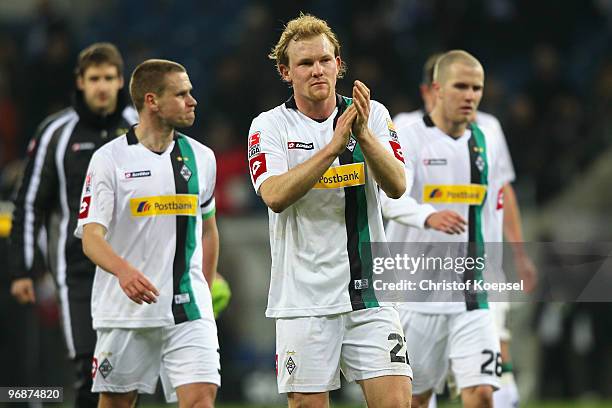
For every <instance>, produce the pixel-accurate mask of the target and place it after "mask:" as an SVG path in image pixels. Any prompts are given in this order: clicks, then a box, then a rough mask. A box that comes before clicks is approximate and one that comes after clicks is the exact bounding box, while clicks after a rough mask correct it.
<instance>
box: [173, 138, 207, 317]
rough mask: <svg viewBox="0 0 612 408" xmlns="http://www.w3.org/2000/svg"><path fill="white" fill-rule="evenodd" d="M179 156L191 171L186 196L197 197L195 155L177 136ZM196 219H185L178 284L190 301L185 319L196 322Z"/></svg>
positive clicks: (185, 306)
mask: <svg viewBox="0 0 612 408" xmlns="http://www.w3.org/2000/svg"><path fill="white" fill-rule="evenodd" d="M177 142H178V145H179V149H180V151H181V156H182V157H183V164H184V165H185V166H186V167H187V168H188V169H189V170H190V171H191V176H190V177H189V180H188V181H187V192H188V194H195V195H196V196H198V197H199V182H198V166H197V163H196V158H195V154H193V149H192V148H191V144H189V141H188V140H187V138H186V137H185V136H183V135H181V134H179V136H178V138H177ZM196 223H197V217H187V229H186V231H185V234H186V236H185V270H184V271H183V274H182V275H181V280H180V283H179V289H180V292H181V293H189V299H190V301H189V302H188V303H185V304H183V308H184V310H185V314H186V315H187V319H189V320H196V319H199V318H200V317H201V314H200V309H199V308H198V305H197V303H196V300H195V296H194V293H193V287H192V286H191V276H190V274H189V273H190V270H191V258H192V257H193V253H194V252H195V249H196V246H197V237H196V225H197V224H196Z"/></svg>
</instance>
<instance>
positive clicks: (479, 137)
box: [471, 123, 489, 309]
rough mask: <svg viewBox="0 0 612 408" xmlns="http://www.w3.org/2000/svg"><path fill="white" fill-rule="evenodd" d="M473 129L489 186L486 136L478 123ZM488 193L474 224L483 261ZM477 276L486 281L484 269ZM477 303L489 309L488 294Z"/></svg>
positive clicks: (484, 179)
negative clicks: (485, 208)
mask: <svg viewBox="0 0 612 408" xmlns="http://www.w3.org/2000/svg"><path fill="white" fill-rule="evenodd" d="M471 127H472V137H474V139H475V141H476V146H478V147H479V148H480V157H481V158H482V159H483V162H484V165H483V168H482V170H481V171H480V184H482V185H483V186H487V185H488V184H489V163H488V158H487V143H486V141H485V137H484V134H483V133H482V131H481V130H480V128H479V127H478V126H477V125H476V123H472V125H471ZM487 194H488V192H487V193H485V197H484V199H483V200H482V203H481V204H480V205H477V206H475V217H474V222H475V224H476V225H475V233H476V234H475V237H474V239H475V245H476V256H477V257H481V258H482V259H484V256H485V242H484V236H483V228H484V225H483V219H482V217H483V209H484V206H485V203H486V200H487ZM475 272H476V273H475V274H474V279H475V280H479V281H483V280H484V276H483V270H482V268H478V267H477V268H476V270H475ZM476 301H477V303H478V308H479V309H488V308H489V302H488V296H487V292H486V291H481V292H478V293H477V294H476Z"/></svg>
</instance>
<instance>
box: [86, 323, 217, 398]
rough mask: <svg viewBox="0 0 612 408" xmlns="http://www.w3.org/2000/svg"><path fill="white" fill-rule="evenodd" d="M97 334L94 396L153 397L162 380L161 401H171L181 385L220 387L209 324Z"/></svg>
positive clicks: (213, 333)
mask: <svg viewBox="0 0 612 408" xmlns="http://www.w3.org/2000/svg"><path fill="white" fill-rule="evenodd" d="M97 334H98V341H97V343H96V349H95V352H94V360H93V367H92V376H93V386H92V391H93V392H116V393H123V392H130V391H138V392H139V393H144V394H153V393H154V392H155V386H156V384H157V379H158V378H159V377H160V376H161V382H162V386H163V387H164V393H165V396H166V400H167V401H168V402H174V401H176V388H177V387H179V386H181V385H185V384H192V383H198V382H205V383H212V384H216V385H217V386H219V385H221V374H220V364H219V342H218V339H217V326H216V324H215V322H214V320H212V319H209V318H202V319H197V320H192V321H188V322H185V323H181V324H178V325H176V326H168V327H155V328H141V329H115V328H113V329H99V330H97Z"/></svg>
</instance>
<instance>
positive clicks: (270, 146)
mask: <svg viewBox="0 0 612 408" xmlns="http://www.w3.org/2000/svg"><path fill="white" fill-rule="evenodd" d="M350 103H352V100H351V99H349V98H346V97H342V96H340V95H338V96H337V106H336V109H335V111H334V112H333V113H332V115H331V116H330V117H329V118H327V119H326V120H324V121H322V122H318V121H315V120H313V119H310V118H309V117H307V116H306V115H304V114H303V113H301V112H300V111H299V110H298V109H297V106H296V105H295V101H294V99H293V98H291V99H290V100H289V101H287V102H286V103H284V104H282V105H280V106H277V107H276V108H274V109H272V110H270V111H267V112H264V113H262V114H261V115H259V116H258V117H257V118H255V119H254V120H253V123H252V124H251V128H250V132H249V134H250V136H249V141H248V148H249V169H250V173H251V180H252V182H253V186H254V188H255V191H256V192H257V193H258V194H259V187H260V186H261V184H262V183H263V182H264V181H265V180H266V179H268V178H269V177H271V176H274V175H281V174H283V173H285V172H287V171H289V170H290V169H292V168H293V167H295V166H297V165H299V164H300V163H303V162H304V161H306V160H308V159H309V158H310V157H312V156H313V155H314V154H315V153H316V152H318V151H319V150H320V149H322V148H323V147H324V146H326V145H327V144H328V143H329V142H330V140H331V139H332V136H333V132H334V128H335V124H336V120H337V117H338V116H339V115H340V114H341V113H342V112H343V111H344V110H345V109H346V107H347V106H348V105H349V104H350ZM370 109H371V110H370V117H369V121H368V127H369V128H370V129H371V130H372V132H373V134H374V135H375V136H376V137H377V139H378V140H379V141H380V143H382V144H383V145H384V146H385V147H386V148H387V149H388V150H389V151H390V152H393V153H394V154H395V157H396V158H397V159H399V160H402V161H403V159H402V157H401V153H402V152H401V147H400V145H399V143H398V140H397V134H396V132H395V128H394V126H393V122H391V118H390V116H389V113H388V111H387V109H386V108H385V107H384V106H383V105H382V104H380V103H378V102H375V101H372V102H371V104H370ZM268 213H269V220H270V247H271V252H272V271H271V278H270V290H269V294H268V307H267V310H266V316H268V317H298V316H322V315H329V314H336V313H343V312H348V311H351V310H359V309H363V308H367V307H374V306H378V305H380V303H379V301H378V299H377V298H376V295H375V292H374V290H373V285H372V249H371V243H373V242H383V243H384V242H385V234H384V230H383V225H382V218H381V214H380V203H379V198H378V185H377V184H376V182H375V181H374V178H373V176H372V174H371V172H370V171H369V169H368V166H367V165H366V163H365V161H364V158H363V153H362V151H361V148H360V146H359V144H358V143H357V142H356V140H355V139H353V138H352V137H351V138H350V139H349V143H348V144H347V147H346V150H345V151H344V153H342V154H341V155H340V156H339V157H338V158H337V159H336V160H335V161H334V163H333V164H332V166H331V167H330V168H329V169H328V170H327V171H326V172H325V173H324V174H323V176H321V178H320V179H319V181H318V182H317V183H316V184H315V186H314V187H313V188H312V189H311V190H310V191H309V192H308V193H306V194H305V195H304V196H303V197H302V198H300V199H299V200H298V201H296V202H295V203H294V204H293V205H291V206H290V207H289V208H287V209H286V210H284V211H283V212H281V213H279V214H276V213H274V212H273V211H271V210H268Z"/></svg>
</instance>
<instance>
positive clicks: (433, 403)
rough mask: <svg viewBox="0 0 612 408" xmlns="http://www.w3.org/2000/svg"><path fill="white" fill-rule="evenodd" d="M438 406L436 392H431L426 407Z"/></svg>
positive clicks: (435, 407) (434, 407)
mask: <svg viewBox="0 0 612 408" xmlns="http://www.w3.org/2000/svg"><path fill="white" fill-rule="evenodd" d="M437 407H438V399H437V398H436V393H435V392H434V393H432V394H431V397H430V398H429V406H428V407H427V408H437Z"/></svg>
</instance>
